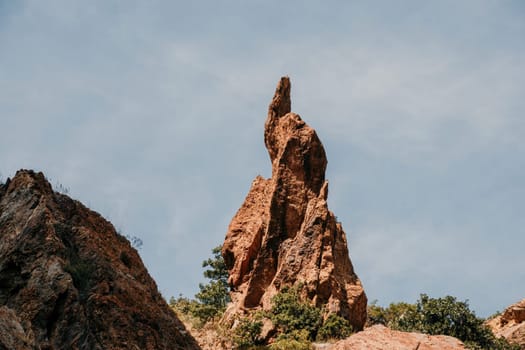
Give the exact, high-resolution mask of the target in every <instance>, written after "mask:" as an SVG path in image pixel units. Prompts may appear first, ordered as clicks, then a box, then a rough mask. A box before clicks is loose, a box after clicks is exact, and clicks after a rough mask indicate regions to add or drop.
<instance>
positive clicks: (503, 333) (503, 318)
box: [487, 299, 525, 349]
mask: <svg viewBox="0 0 525 350" xmlns="http://www.w3.org/2000/svg"><path fill="white" fill-rule="evenodd" d="M487 325H488V326H489V327H490V328H491V329H492V332H493V333H494V334H495V335H496V336H497V337H503V338H505V339H507V341H509V343H514V344H519V345H521V346H522V347H523V348H524V349H525V299H523V300H521V301H520V302H518V303H516V304H513V305H511V306H509V307H508V308H506V309H505V311H504V312H503V313H502V314H501V315H500V316H498V317H495V318H493V319H491V320H489V321H487Z"/></svg>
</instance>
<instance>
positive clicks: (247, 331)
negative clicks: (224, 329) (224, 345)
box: [233, 318, 263, 349]
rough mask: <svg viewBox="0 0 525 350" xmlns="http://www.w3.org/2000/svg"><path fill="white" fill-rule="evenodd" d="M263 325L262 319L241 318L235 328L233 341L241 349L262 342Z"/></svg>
mask: <svg viewBox="0 0 525 350" xmlns="http://www.w3.org/2000/svg"><path fill="white" fill-rule="evenodd" d="M262 325H263V323H262V321H261V320H251V319H249V318H243V319H241V320H240V321H239V324H238V325H237V327H236V328H235V330H234V335H233V342H234V343H235V344H236V345H237V347H238V348H240V349H247V348H250V347H251V346H253V345H257V344H260V343H261V339H260V336H261V330H262Z"/></svg>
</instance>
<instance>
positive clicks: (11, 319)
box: [0, 306, 33, 350]
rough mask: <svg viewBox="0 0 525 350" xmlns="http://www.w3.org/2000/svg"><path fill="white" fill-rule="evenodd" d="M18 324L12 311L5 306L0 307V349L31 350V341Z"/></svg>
mask: <svg viewBox="0 0 525 350" xmlns="http://www.w3.org/2000/svg"><path fill="white" fill-rule="evenodd" d="M20 322H21V321H20V319H19V318H18V317H17V316H16V314H15V313H14V311H13V310H11V309H9V308H7V307H5V306H2V307H0V349H9V350H31V349H33V341H32V339H31V338H30V337H29V336H28V335H27V334H26V332H25V330H24V328H23V327H22V325H21V324H20Z"/></svg>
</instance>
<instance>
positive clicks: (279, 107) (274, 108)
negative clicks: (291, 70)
mask: <svg viewBox="0 0 525 350" xmlns="http://www.w3.org/2000/svg"><path fill="white" fill-rule="evenodd" d="M290 88H291V84H290V78H289V77H282V78H281V80H279V83H278V84H277V88H276V89H275V94H274V95H273V99H272V102H271V103H270V107H269V108H268V117H269V118H280V117H282V116H283V115H285V114H287V113H290V111H291V110H292V101H291V100H290Z"/></svg>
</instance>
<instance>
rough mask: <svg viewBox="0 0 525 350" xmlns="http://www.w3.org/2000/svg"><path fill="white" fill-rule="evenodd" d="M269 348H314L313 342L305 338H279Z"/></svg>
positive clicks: (306, 349) (274, 349) (285, 349)
mask: <svg viewBox="0 0 525 350" xmlns="http://www.w3.org/2000/svg"><path fill="white" fill-rule="evenodd" d="M269 348H270V349H271V350H310V349H312V343H310V342H309V341H304V340H303V341H301V340H295V339H278V340H277V341H276V342H274V343H272V344H271V345H270V346H269Z"/></svg>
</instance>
